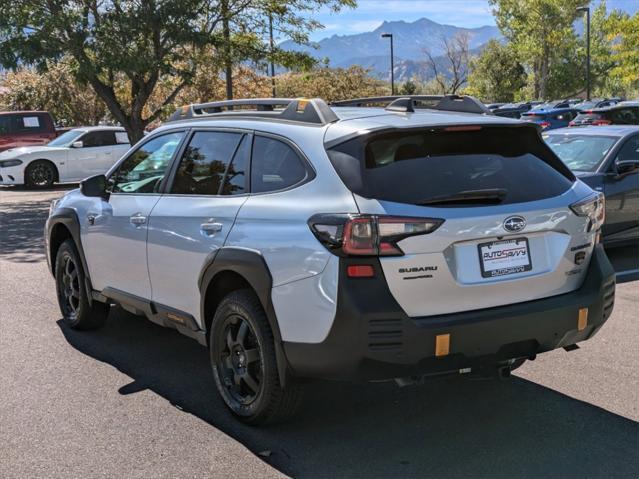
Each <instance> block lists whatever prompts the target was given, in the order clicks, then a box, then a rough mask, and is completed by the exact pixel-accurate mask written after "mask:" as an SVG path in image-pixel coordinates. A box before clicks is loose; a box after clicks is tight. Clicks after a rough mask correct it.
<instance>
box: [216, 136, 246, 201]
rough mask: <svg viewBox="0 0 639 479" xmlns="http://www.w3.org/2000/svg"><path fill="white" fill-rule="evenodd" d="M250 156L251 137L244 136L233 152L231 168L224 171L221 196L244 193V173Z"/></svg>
mask: <svg viewBox="0 0 639 479" xmlns="http://www.w3.org/2000/svg"><path fill="white" fill-rule="evenodd" d="M250 156H251V137H250V136H249V135H244V138H242V143H240V146H239V147H238V149H237V151H236V152H235V156H234V157H233V161H232V162H231V166H229V168H228V170H227V171H226V176H225V177H224V185H223V186H222V190H221V191H220V194H221V195H241V194H243V193H246V179H247V178H246V172H247V168H248V164H249V158H250Z"/></svg>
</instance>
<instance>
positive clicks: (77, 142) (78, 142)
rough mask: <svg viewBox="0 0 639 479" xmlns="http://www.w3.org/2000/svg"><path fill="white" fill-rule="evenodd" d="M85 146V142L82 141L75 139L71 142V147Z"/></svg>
mask: <svg viewBox="0 0 639 479" xmlns="http://www.w3.org/2000/svg"><path fill="white" fill-rule="evenodd" d="M83 146H84V143H83V142H81V141H74V142H73V143H71V148H82V147H83Z"/></svg>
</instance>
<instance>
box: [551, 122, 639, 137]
mask: <svg viewBox="0 0 639 479" xmlns="http://www.w3.org/2000/svg"><path fill="white" fill-rule="evenodd" d="M633 133H639V125H606V126H578V127H570V128H557V129H556V130H551V131H549V132H548V133H547V134H548V135H557V134H560V135H589V136H616V137H619V138H622V137H625V136H628V135H632V134H633ZM544 134H546V133H544Z"/></svg>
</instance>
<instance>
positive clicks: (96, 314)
mask: <svg viewBox="0 0 639 479" xmlns="http://www.w3.org/2000/svg"><path fill="white" fill-rule="evenodd" d="M55 286H56V293H57V297H58V305H59V306H60V312H61V313H62V319H63V321H64V322H65V323H66V324H67V325H69V326H70V327H71V328H73V329H82V330H87V329H96V328H99V327H100V326H102V325H103V324H104V321H105V320H106V317H107V315H108V313H109V305H108V304H105V303H100V302H98V301H92V303H91V304H89V298H88V292H87V290H86V286H85V282H84V270H83V269H82V262H81V261H80V255H79V254H78V250H77V249H76V247H75V244H74V243H73V241H72V240H66V241H65V242H63V243H62V245H60V248H59V249H58V254H57V255H56V259H55Z"/></svg>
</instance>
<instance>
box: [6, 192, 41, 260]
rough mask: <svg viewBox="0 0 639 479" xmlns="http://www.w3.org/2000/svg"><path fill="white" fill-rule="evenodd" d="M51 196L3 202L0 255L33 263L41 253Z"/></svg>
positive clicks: (38, 258) (39, 258) (39, 257)
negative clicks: (40, 198)
mask: <svg viewBox="0 0 639 479" xmlns="http://www.w3.org/2000/svg"><path fill="white" fill-rule="evenodd" d="M50 204H51V200H50V199H48V200H41V201H23V202H20V203H12V202H4V203H3V204H2V205H1V208H0V258H2V259H5V260H8V261H13V262H16V263H35V262H38V261H42V260H43V259H44V258H45V256H44V231H43V228H44V223H45V221H46V219H47V216H48V215H49V205H50Z"/></svg>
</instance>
